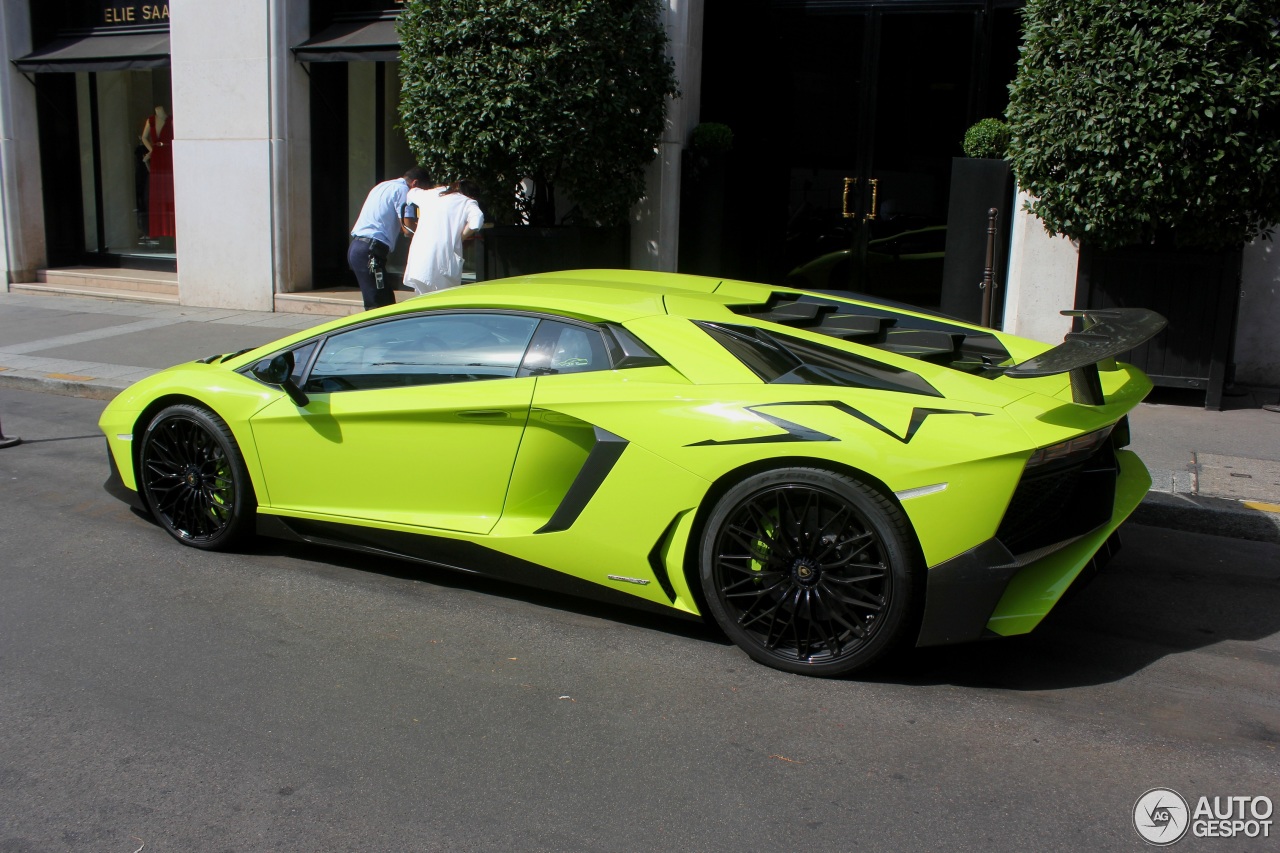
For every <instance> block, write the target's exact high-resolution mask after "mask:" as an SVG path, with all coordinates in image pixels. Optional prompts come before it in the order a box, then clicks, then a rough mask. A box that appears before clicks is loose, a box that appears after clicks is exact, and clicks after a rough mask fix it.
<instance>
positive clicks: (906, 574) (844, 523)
mask: <svg viewBox="0 0 1280 853" xmlns="http://www.w3.org/2000/svg"><path fill="white" fill-rule="evenodd" d="M912 542H913V538H912V533H911V530H910V525H909V524H908V522H907V520H906V517H905V516H904V515H903V513H902V511H901V510H900V509H899V508H898V507H897V505H896V504H894V503H893V502H891V501H889V500H888V499H886V498H885V497H884V496H883V495H881V494H880V493H879V492H876V491H875V490H873V489H871V488H869V487H868V486H866V485H864V484H863V483H860V482H859V481H857V480H855V479H853V478H852V477H847V476H844V475H841V474H834V473H832V472H830V471H823V470H819V469H816V468H783V469H778V470H774V471H766V472H764V473H761V474H756V475H754V476H751V477H748V478H747V479H745V480H743V481H742V482H741V483H738V484H737V485H736V486H734V487H733V488H731V489H729V491H728V492H727V493H725V495H724V497H722V498H720V500H719V501H718V502H717V503H716V505H715V508H714V509H713V510H712V511H711V514H710V515H709V516H708V518H707V523H706V525H705V526H704V527H703V534H702V543H701V549H700V552H699V573H700V575H701V583H702V591H703V593H704V594H705V596H706V601H707V605H708V609H709V610H710V611H711V615H712V617H713V618H714V619H715V620H716V622H717V623H718V624H719V625H720V627H721V629H723V630H724V632H725V633H726V634H727V635H728V636H729V639H730V640H732V641H733V642H734V643H736V644H737V645H738V646H740V647H741V648H742V650H743V651H745V652H746V653H747V654H748V655H750V656H751V657H752V658H754V659H755V660H757V661H759V662H760V663H763V664H766V665H767V666H771V667H774V668H776V669H781V670H785V671H786V672H796V673H803V674H806V675H821V676H839V675H845V674H848V673H851V672H854V671H855V670H858V669H862V668H864V667H866V666H868V665H870V664H871V663H873V662H874V661H877V660H879V659H881V658H882V657H884V656H885V655H886V654H888V653H889V652H890V651H892V650H893V649H894V648H896V647H897V646H898V645H899V643H900V642H901V641H902V640H904V639H905V636H904V635H905V634H906V633H908V632H909V631H910V629H911V626H912V625H914V624H915V622H916V619H915V616H916V613H915V610H916V607H917V605H916V598H917V596H916V594H915V590H914V587H915V581H916V573H917V571H918V569H917V562H918V560H917V557H916V556H915V555H916V549H915V548H913V547H912V546H911V543H912Z"/></svg>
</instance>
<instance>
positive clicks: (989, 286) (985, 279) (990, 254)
mask: <svg viewBox="0 0 1280 853" xmlns="http://www.w3.org/2000/svg"><path fill="white" fill-rule="evenodd" d="M999 215H1000V211H999V210H997V209H996V208H994V207H993V208H991V209H990V210H988V211H987V262H986V266H985V267H983V270H982V283H981V284H979V285H978V287H979V288H980V289H981V290H982V325H984V326H986V327H987V328H988V329H989V328H991V306H992V303H993V301H994V297H995V289H996V266H995V263H996V217H997V216H999Z"/></svg>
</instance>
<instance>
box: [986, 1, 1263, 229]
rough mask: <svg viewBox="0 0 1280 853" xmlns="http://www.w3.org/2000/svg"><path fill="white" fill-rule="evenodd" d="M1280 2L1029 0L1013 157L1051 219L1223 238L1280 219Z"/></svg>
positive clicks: (1014, 109)
mask: <svg viewBox="0 0 1280 853" xmlns="http://www.w3.org/2000/svg"><path fill="white" fill-rule="evenodd" d="M1278 18H1280V4H1278V3H1277V2H1276V0H1265V2H1260V0H1124V2H1116V0H1028V2H1027V5H1026V8H1025V10H1024V30H1025V31H1024V42H1023V47H1022V56H1021V59H1020V61H1019V63H1018V72H1017V76H1016V78H1015V80H1014V82H1013V85H1012V86H1011V87H1010V101H1009V107H1008V113H1007V115H1008V120H1009V124H1010V128H1011V130H1012V136H1013V138H1012V141H1011V144H1010V154H1011V156H1010V159H1011V160H1012V162H1013V167H1014V171H1015V173H1016V175H1017V177H1018V181H1019V183H1020V185H1021V186H1022V188H1023V189H1025V190H1027V191H1028V192H1030V193H1031V194H1032V195H1033V196H1034V197H1035V200H1034V201H1033V202H1031V204H1030V210H1031V211H1032V212H1033V213H1035V214H1036V215H1037V216H1039V217H1040V218H1041V219H1042V220H1044V223H1045V227H1046V228H1047V229H1048V230H1049V231H1051V232H1055V233H1060V234H1065V235H1066V236H1068V237H1071V238H1073V239H1077V240H1078V239H1082V238H1088V239H1089V240H1090V241H1091V242H1093V243H1094V244H1095V245H1097V246H1098V247H1100V248H1115V247H1118V246H1122V245H1130V244H1138V243H1150V242H1152V241H1154V240H1156V239H1157V238H1164V237H1166V236H1170V235H1171V236H1172V238H1173V240H1174V241H1175V242H1176V244H1178V245H1182V246H1188V247H1201V248H1227V247H1231V246H1239V245H1240V244H1242V243H1243V242H1246V241H1248V240H1251V239H1253V238H1254V237H1257V236H1259V235H1260V234H1265V232H1266V231H1267V229H1269V228H1270V227H1271V226H1272V225H1274V224H1275V223H1277V222H1280V20H1278Z"/></svg>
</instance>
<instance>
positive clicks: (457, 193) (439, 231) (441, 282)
mask: <svg viewBox="0 0 1280 853" xmlns="http://www.w3.org/2000/svg"><path fill="white" fill-rule="evenodd" d="M475 195H476V189H475V187H474V185H472V183H471V182H470V181H455V182H454V183H452V184H450V185H449V186H447V187H432V188H431V189H414V190H410V191H409V195H408V200H409V203H410V204H412V205H415V206H416V207H417V208H418V225H417V231H416V232H415V233H414V235H413V242H412V243H410V244H409V260H408V261H407V262H406V263H405V267H404V283H405V284H407V285H409V286H410V287H412V288H413V289H414V290H416V291H418V293H429V292H431V291H433V290H444V289H445V288H447V287H457V286H458V285H460V284H462V241H463V240H469V239H470V238H472V237H474V236H475V235H476V234H477V233H479V231H480V229H481V228H482V227H483V226H484V214H483V213H482V212H481V211H480V205H479V203H477V202H476V200H475Z"/></svg>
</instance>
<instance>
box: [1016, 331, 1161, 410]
mask: <svg viewBox="0 0 1280 853" xmlns="http://www.w3.org/2000/svg"><path fill="white" fill-rule="evenodd" d="M1061 313H1062V315H1063V316H1064V317H1081V318H1083V328H1082V329H1081V331H1079V332H1068V333H1067V337H1066V339H1065V340H1063V342H1062V343H1060V344H1058V345H1057V346H1056V347H1054V348H1053V349H1051V350H1048V351H1047V352H1042V353H1040V355H1037V356H1034V357H1032V358H1029V359H1027V360H1026V361H1024V362H1022V363H1021V364H1015V365H1014V366H1013V367H1010V368H1007V369H1006V370H1005V372H1004V375H1005V376H1008V377H1010V378H1012V379H1030V378H1032V377H1036V376H1054V375H1056V374H1059V373H1069V374H1071V399H1072V400H1074V401H1075V402H1077V403H1081V404H1083V405H1086V406H1101V405H1102V404H1103V403H1105V402H1106V400H1105V399H1104V397H1103V394H1102V380H1101V378H1100V377H1099V376H1098V363H1099V362H1103V361H1106V360H1108V359H1112V358H1115V357H1116V356H1118V355H1120V354H1121V353H1125V352H1128V351H1129V350H1131V349H1133V348H1134V347H1137V346H1141V345H1142V344H1145V343H1146V342H1147V341H1149V340H1151V339H1152V338H1153V337H1155V336H1156V335H1157V334H1159V332H1160V330H1161V329H1163V328H1164V327H1165V325H1166V323H1167V322H1168V321H1167V320H1165V318H1164V317H1162V316H1160V315H1159V314H1157V313H1156V312H1154V311H1149V310H1147V309H1146V308H1097V309H1091V308H1086V309H1084V310H1081V311H1063V312H1061Z"/></svg>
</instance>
